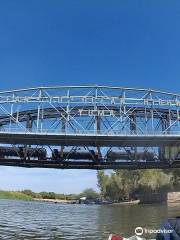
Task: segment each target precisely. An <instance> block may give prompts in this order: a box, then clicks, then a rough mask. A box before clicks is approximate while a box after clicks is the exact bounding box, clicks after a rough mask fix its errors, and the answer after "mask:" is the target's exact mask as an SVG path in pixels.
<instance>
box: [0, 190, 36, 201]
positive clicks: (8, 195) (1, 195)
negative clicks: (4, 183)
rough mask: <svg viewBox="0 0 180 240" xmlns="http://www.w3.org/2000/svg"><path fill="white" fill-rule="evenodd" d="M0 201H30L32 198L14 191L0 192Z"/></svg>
mask: <svg viewBox="0 0 180 240" xmlns="http://www.w3.org/2000/svg"><path fill="white" fill-rule="evenodd" d="M0 199H14V200H23V201H32V200H33V197H31V196H28V195H26V194H24V193H21V192H15V191H0Z"/></svg>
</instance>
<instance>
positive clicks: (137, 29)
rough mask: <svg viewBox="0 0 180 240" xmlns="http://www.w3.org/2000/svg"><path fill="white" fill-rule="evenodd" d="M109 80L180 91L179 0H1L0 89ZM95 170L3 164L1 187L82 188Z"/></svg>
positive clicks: (92, 181)
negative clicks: (30, 167) (32, 168)
mask: <svg viewBox="0 0 180 240" xmlns="http://www.w3.org/2000/svg"><path fill="white" fill-rule="evenodd" d="M63 84H106V85H122V86H136V87H147V88H156V89H162V90H167V91H172V92H179V88H180V1H179V0H173V1H171V0H158V1H156V0H151V1H145V0H113V1H109V0H108V1H107V0H98V1H97V0H96V1H95V0H86V1H85V0H69V1H68V0H53V1H50V0H49V1H47V0H38V1H37V0H31V1H24V0H16V1H14V0H1V1H0V89H1V90H2V89H12V88H22V87H30V86H39V85H46V86H47V85H48V86H49V85H63ZM95 175H96V172H95V171H86V170H84V171H83V170H81V171H76V170H73V171H67V170H65V171H61V170H47V169H46V170H40V169H37V170H30V169H20V168H19V169H18V168H5V167H1V168H0V176H1V180H0V188H6V189H23V188H32V189H33V190H35V191H41V190H49V191H50V190H52V191H56V192H79V191H81V190H82V189H83V188H84V187H86V186H87V187H91V186H92V187H96V177H95Z"/></svg>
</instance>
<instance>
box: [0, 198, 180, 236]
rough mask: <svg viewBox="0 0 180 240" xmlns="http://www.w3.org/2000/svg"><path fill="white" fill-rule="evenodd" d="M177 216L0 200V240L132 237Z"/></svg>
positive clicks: (176, 209)
mask: <svg viewBox="0 0 180 240" xmlns="http://www.w3.org/2000/svg"><path fill="white" fill-rule="evenodd" d="M177 215H180V206H171V207H167V206H166V205H137V206H112V205H76V204H75V205H67V204H53V203H44V202H35V201H34V202H24V201H14V200H0V239H8V240H10V239H18V240H20V239H23V240H25V239H26V240H27V239H38V240H39V239H43V240H46V239H65V240H66V239H67V240H77V239H78V240H79V239H86V240H93V239H98V240H107V239H108V236H109V234H110V233H118V234H122V235H123V236H126V237H128V236H131V235H134V229H135V228H136V227H138V226H140V227H145V228H149V229H158V228H159V226H160V223H161V222H162V221H164V220H165V219H166V218H167V217H174V216H177ZM147 237H149V238H152V237H153V236H147Z"/></svg>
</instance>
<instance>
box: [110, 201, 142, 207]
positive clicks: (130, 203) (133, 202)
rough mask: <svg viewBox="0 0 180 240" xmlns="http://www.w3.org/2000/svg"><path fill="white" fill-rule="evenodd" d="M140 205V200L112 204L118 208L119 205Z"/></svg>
mask: <svg viewBox="0 0 180 240" xmlns="http://www.w3.org/2000/svg"><path fill="white" fill-rule="evenodd" d="M139 203H140V200H139V199H138V200H132V201H122V202H114V203H112V205H118V206H121V205H123V206H124V205H136V204H139Z"/></svg>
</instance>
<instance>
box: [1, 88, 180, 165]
mask: <svg viewBox="0 0 180 240" xmlns="http://www.w3.org/2000/svg"><path fill="white" fill-rule="evenodd" d="M0 143H1V147H0V164H2V165H18V166H25V167H57V168H92V169H101V168H163V167H168V168H169V167H179V166H180V95H179V94H172V93H168V92H162V91H156V90H152V89H136V88H125V87H108V86H57V87H38V88H29V89H20V90H12V91H4V92H0Z"/></svg>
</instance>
